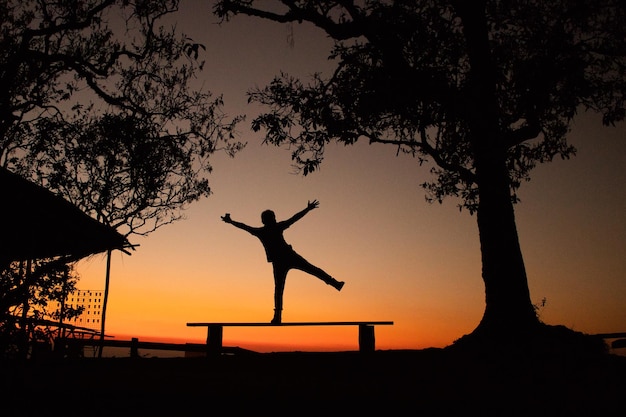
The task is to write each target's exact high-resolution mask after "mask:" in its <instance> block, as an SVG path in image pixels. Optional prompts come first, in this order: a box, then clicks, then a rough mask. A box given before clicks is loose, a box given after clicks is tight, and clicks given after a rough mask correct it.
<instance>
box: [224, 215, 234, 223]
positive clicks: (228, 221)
mask: <svg viewBox="0 0 626 417" xmlns="http://www.w3.org/2000/svg"><path fill="white" fill-rule="evenodd" d="M222 220H223V221H225V222H226V223H232V222H233V220H232V219H231V218H230V213H226V214H224V215H223V216H222Z"/></svg>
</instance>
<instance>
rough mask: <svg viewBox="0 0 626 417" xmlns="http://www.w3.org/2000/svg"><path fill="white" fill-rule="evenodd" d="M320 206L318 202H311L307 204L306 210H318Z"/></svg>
mask: <svg viewBox="0 0 626 417" xmlns="http://www.w3.org/2000/svg"><path fill="white" fill-rule="evenodd" d="M319 205H320V202H319V201H317V200H313V201H309V203H308V204H307V206H306V208H307V209H309V210H313V209H314V208H318V207H319Z"/></svg>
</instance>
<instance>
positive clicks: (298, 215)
mask: <svg viewBox="0 0 626 417" xmlns="http://www.w3.org/2000/svg"><path fill="white" fill-rule="evenodd" d="M319 205H320V202H319V201H317V200H313V201H309V202H308V204H307V205H306V208H305V209H304V210H302V211H299V212H298V213H296V214H294V215H293V216H291V218H289V219H287V220H285V221H283V222H282V223H283V224H286V225H287V227H289V226H291V225H292V224H294V223H295V222H297V221H298V220H300V219H301V218H303V217H304V215H305V214H307V213H308V212H309V211H311V210H313V209H316V208H318V207H319Z"/></svg>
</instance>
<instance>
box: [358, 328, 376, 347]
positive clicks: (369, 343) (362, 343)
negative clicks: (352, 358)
mask: <svg viewBox="0 0 626 417" xmlns="http://www.w3.org/2000/svg"><path fill="white" fill-rule="evenodd" d="M359 350H360V351H361V352H374V350H376V338H375V337H374V326H371V325H369V324H359Z"/></svg>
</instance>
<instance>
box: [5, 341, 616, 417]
mask: <svg viewBox="0 0 626 417" xmlns="http://www.w3.org/2000/svg"><path fill="white" fill-rule="evenodd" d="M0 366H1V367H2V368H0V369H2V371H1V373H2V376H1V380H2V386H1V387H0V388H1V391H0V396H1V397H0V398H1V409H0V415H1V416H4V417H13V416H111V417H113V416H213V415H219V416H232V415H246V416H249V415H250V416H269V415H281V416H282V415H288V416H300V415H305V416H309V415H310V416H329V415H331V416H332V415H344V416H355V415H384V416H390V415H391V416H395V415H399V416H404V415H415V416H464V415H471V416H473V415H479V416H485V415H488V416H555V417H556V416H610V415H617V416H621V415H626V357H622V356H615V355H608V354H604V355H590V356H586V355H573V354H561V353H559V354H557V353H551V354H545V355H533V356H532V357H529V356H524V355H519V354H510V353H507V354H501V355H497V357H496V356H494V355H486V354H469V353H461V352H455V351H450V350H447V349H426V350H415V351H377V352H374V353H371V354H361V353H358V352H337V353H302V352H293V353H266V354H257V355H251V356H248V355H241V356H222V357H219V358H213V359H207V358H169V359H163V358H161V359H158V358H141V359H131V358H103V359H97V358H86V359H75V360H46V361H28V362H25V363H18V362H14V361H12V362H4V363H2V362H0Z"/></svg>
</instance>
